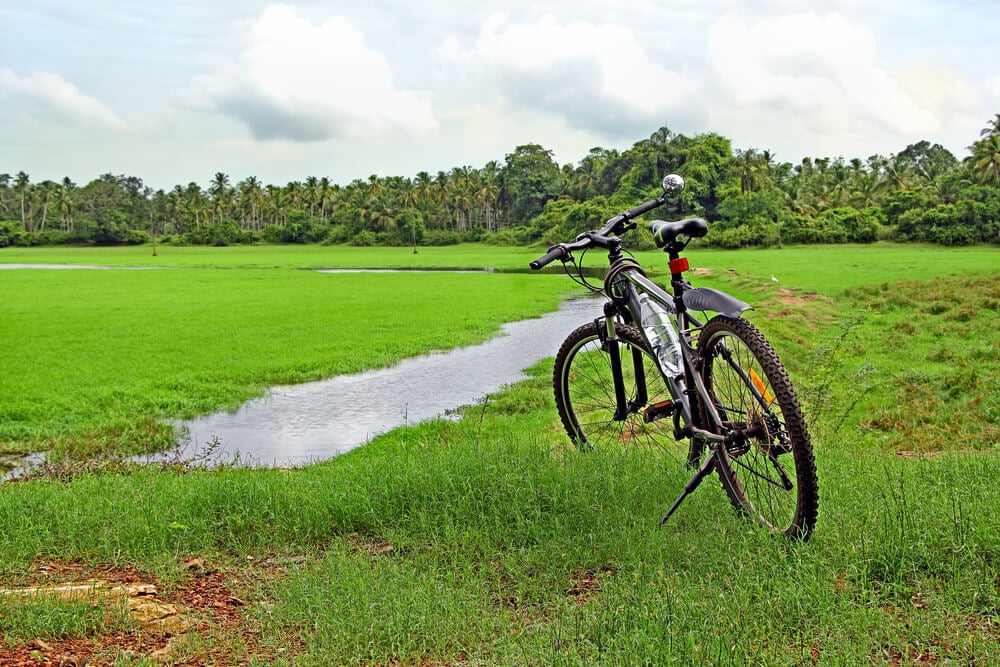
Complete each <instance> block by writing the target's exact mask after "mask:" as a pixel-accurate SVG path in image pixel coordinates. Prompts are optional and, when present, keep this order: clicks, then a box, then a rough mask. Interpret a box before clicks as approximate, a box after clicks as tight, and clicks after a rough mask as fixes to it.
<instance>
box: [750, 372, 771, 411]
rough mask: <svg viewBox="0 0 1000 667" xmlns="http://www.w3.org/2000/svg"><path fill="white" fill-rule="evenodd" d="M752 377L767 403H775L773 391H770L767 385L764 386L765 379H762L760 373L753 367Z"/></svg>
mask: <svg viewBox="0 0 1000 667" xmlns="http://www.w3.org/2000/svg"><path fill="white" fill-rule="evenodd" d="M750 379H751V380H753V386H755V387H757V391H759V392H760V395H761V396H763V397H764V400H765V401H767V404H768V405H771V403H774V396H772V395H771V392H769V391H768V390H767V387H765V386H764V381H763V380H761V379H760V376H759V375H757V371H755V370H754V369H752V368H751V369H750Z"/></svg>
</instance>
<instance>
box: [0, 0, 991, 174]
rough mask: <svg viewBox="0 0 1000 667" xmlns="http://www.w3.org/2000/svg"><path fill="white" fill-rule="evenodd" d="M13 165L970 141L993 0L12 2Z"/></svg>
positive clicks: (863, 149)
mask: <svg viewBox="0 0 1000 667" xmlns="http://www.w3.org/2000/svg"><path fill="white" fill-rule="evenodd" d="M0 28H2V29H0V110H2V116H0V173H9V174H14V173H16V172H17V171H21V170H24V171H26V172H27V173H28V174H29V175H30V176H31V180H32V182H38V181H41V180H45V179H51V180H61V179H62V178H63V177H64V176H69V177H70V178H72V179H73V180H74V181H76V182H77V183H79V184H81V185H82V184H85V183H86V182H88V181H90V180H92V179H93V178H95V177H97V176H98V175H100V174H102V173H106V172H112V173H115V174H127V175H133V176H139V177H141V178H142V179H143V180H144V181H145V182H146V183H147V184H148V185H150V186H151V187H153V188H164V189H170V188H171V187H173V186H174V185H177V184H187V183H188V182H191V181H196V182H199V183H202V184H203V185H207V183H208V181H209V180H210V179H211V178H212V176H213V175H214V174H215V172H217V171H223V172H225V173H227V174H229V175H230V177H231V179H232V181H233V182H234V183H235V182H237V181H238V180H241V179H243V178H246V177H247V176H257V177H258V178H260V179H261V180H262V181H263V182H265V183H275V184H280V185H284V184H286V183H288V182H289V181H293V180H302V179H304V178H306V177H307V176H310V175H312V176H328V177H330V178H331V179H332V180H333V181H334V182H337V183H342V184H346V183H348V182H350V181H351V180H353V179H355V178H367V176H368V175H369V174H379V175H382V176H388V175H400V176H413V175H415V174H416V173H417V172H418V171H421V170H426V171H430V172H431V173H434V172H436V171H438V170H442V169H443V170H447V169H450V168H451V167H454V166H459V165H470V166H473V167H481V166H482V165H484V164H485V163H486V162H488V161H490V160H498V161H502V160H503V159H504V155H505V154H507V153H509V152H511V151H512V149H513V148H514V147H516V146H518V145H521V144H526V143H538V144H541V145H542V146H544V147H545V148H548V149H550V150H552V151H553V152H554V154H555V158H556V160H557V161H558V162H559V163H560V164H566V163H573V164H575V163H577V162H579V160H580V159H581V158H583V157H584V156H585V155H586V154H587V151H588V150H589V149H590V148H591V147H594V146H603V147H606V148H618V149H624V148H627V147H628V146H630V145H632V144H633V143H634V142H636V141H638V140H640V139H643V138H645V137H648V136H649V135H650V134H651V133H653V132H654V131H655V130H656V129H657V128H659V127H662V126H666V127H669V128H670V129H671V130H673V131H675V132H679V133H683V134H688V135H693V134H698V133H702V132H718V133H719V134H722V135H723V136H726V137H728V138H730V139H731V140H732V142H733V146H734V147H735V148H751V147H752V148H758V149H769V150H771V151H772V152H774V153H776V155H777V159H778V160H780V161H789V162H793V163H797V162H798V161H799V160H801V158H802V157H803V156H807V155H808V156H815V157H819V156H829V157H836V156H844V157H846V158H852V157H861V158H865V157H868V156H869V155H871V154H873V153H881V154H884V155H888V154H891V153H894V152H898V151H900V150H902V149H903V148H905V147H906V146H907V145H908V144H910V143H913V142H916V141H919V140H921V139H927V140H928V141H931V142H937V143H941V144H943V145H944V146H945V147H946V148H949V149H950V150H951V151H952V152H954V153H955V154H956V155H957V156H958V157H959V158H961V157H963V156H964V155H966V154H967V151H966V147H967V146H968V145H969V144H971V143H972V142H973V141H974V140H975V139H976V138H977V137H978V135H979V131H980V129H982V128H983V127H985V126H986V124H987V122H988V121H989V120H990V119H992V118H993V117H994V114H996V113H998V112H1000V2H998V1H997V0H905V1H904V0H879V2H871V1H870V0H824V1H822V2H820V1H818V0H759V1H758V0H744V1H742V2H740V1H737V0H633V1H632V2H629V3H622V2H619V1H612V0H567V1H562V0H542V1H538V2H528V1H526V0H513V1H511V2H507V3H488V2H487V3H470V2H458V1H454V2H453V1H451V0H424V1H423V2H412V1H408V2H403V1H402V0H352V1H351V2H345V1H343V0H328V1H320V0H289V1H288V2H285V3H276V2H265V1H259V0H190V1H189V0H183V1H181V0H177V1H173V0H152V1H147V2H135V0H128V1H121V0H88V1H87V2H80V0H30V1H21V0H0Z"/></svg>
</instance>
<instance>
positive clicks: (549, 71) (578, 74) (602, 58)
mask: <svg viewBox="0 0 1000 667" xmlns="http://www.w3.org/2000/svg"><path fill="white" fill-rule="evenodd" d="M441 54H442V55H443V56H445V57H446V58H447V59H449V60H451V61H452V62H453V63H454V64H457V65H458V66H460V67H462V68H465V69H466V70H467V71H472V72H475V74H474V76H478V77H480V78H482V79H483V80H486V81H489V82H491V83H492V84H493V85H495V86H496V87H497V89H498V90H499V92H500V95H501V97H502V98H503V99H505V100H506V101H508V102H510V103H512V104H514V105H517V106H520V107H524V108H532V109H539V110H544V111H547V112H550V113H554V114H558V115H559V116H562V117H563V118H564V119H565V120H566V122H567V123H568V124H569V125H570V126H572V127H576V128H583V129H589V130H593V131H598V132H600V133H601V134H604V135H606V136H614V137H622V136H628V137H635V136H636V133H637V132H638V133H640V134H645V133H647V132H649V131H650V129H651V128H655V127H657V126H658V125H662V124H663V123H664V121H665V120H666V119H667V118H668V116H669V115H670V114H671V113H676V112H677V111H678V110H680V109H683V105H684V103H685V102H687V101H688V99H689V98H690V96H691V94H692V89H693V85H692V83H691V82H690V81H689V80H688V79H687V78H686V77H685V76H684V75H682V74H679V73H677V72H674V71H671V70H669V69H667V68H666V67H664V66H662V65H660V64H658V63H656V62H654V61H653V60H651V58H650V56H649V54H648V53H647V52H646V50H645V49H644V48H643V47H642V45H641V44H640V43H639V41H638V40H637V39H636V37H635V35H634V34H633V33H632V32H631V31H630V30H629V29H628V28H625V27H623V26H620V25H615V24H610V23H603V24H598V23H590V22H585V21H571V22H568V23H561V22H560V21H558V20H557V19H555V18H553V17H552V15H544V16H542V17H540V18H539V19H537V20H535V21H534V22H530V23H528V22H525V23H513V22H510V20H509V17H508V16H507V15H506V14H494V15H492V16H490V17H489V18H488V19H487V20H486V21H485V23H484V24H483V26H482V29H481V30H480V33H479V35H478V37H477V38H476V40H475V42H474V43H473V44H472V45H471V47H469V48H463V47H462V46H461V44H460V42H459V39H458V38H456V37H455V36H450V37H449V38H448V39H447V40H446V41H445V43H444V45H443V47H442V49H441Z"/></svg>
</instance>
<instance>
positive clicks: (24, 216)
mask: <svg viewBox="0 0 1000 667" xmlns="http://www.w3.org/2000/svg"><path fill="white" fill-rule="evenodd" d="M14 190H16V191H17V193H18V195H19V196H20V199H21V226H22V227H24V230H25V231H28V232H30V231H31V199H30V197H29V195H30V193H31V179H30V178H29V177H28V174H26V173H24V172H23V171H19V172H17V175H16V176H14ZM25 204H27V208H25Z"/></svg>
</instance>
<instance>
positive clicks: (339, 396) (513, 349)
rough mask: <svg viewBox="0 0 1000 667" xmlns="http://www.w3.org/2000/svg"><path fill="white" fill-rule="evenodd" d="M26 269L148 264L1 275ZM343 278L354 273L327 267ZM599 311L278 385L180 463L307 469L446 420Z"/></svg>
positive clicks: (572, 312)
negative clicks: (381, 438) (400, 430)
mask: <svg viewBox="0 0 1000 667" xmlns="http://www.w3.org/2000/svg"><path fill="white" fill-rule="evenodd" d="M29 268H30V269H37V268H59V269H70V268H76V269H111V268H151V267H104V266H82V265H58V264H53V265H48V264H0V269H29ZM344 271H358V269H334V270H329V272H331V273H332V272H344ZM360 271H371V269H361V270H360ZM390 271H391V269H390ZM602 304H603V300H601V299H594V298H577V299H571V300H569V301H566V302H564V303H563V304H562V305H561V306H560V308H559V309H558V310H557V311H554V312H550V313H546V314H545V315H543V316H541V317H538V318H533V319H529V320H522V321H519V322H510V323H507V324H505V325H503V327H502V328H501V331H500V333H498V334H497V335H496V336H495V337H494V338H492V339H490V340H489V341H487V342H485V343H482V344H480V345H474V346H469V347H463V348H457V349H453V350H449V351H444V352H433V353H430V354H426V355H423V356H420V357H414V358H410V359H405V360H403V361H401V362H399V363H397V364H396V365H394V366H391V367H389V368H383V369H378V370H372V371H365V372H362V373H357V374H354V375H342V376H337V377H334V378H330V379H328V380H322V381H319V382H310V383H305V384H298V385H289V386H279V387H273V388H272V389H271V390H270V391H268V393H267V394H266V395H265V396H263V397H261V398H258V399H255V400H251V401H248V402H247V403H244V404H243V405H242V406H240V407H239V409H237V410H236V411H234V412H220V413H216V414H212V415H207V416H203V417H199V418H196V419H193V420H189V421H184V422H178V423H177V426H178V428H179V429H180V431H181V432H182V433H183V434H184V437H183V441H182V443H181V445H182V456H183V457H186V456H200V455H201V454H202V453H203V452H205V451H207V450H209V449H210V450H211V455H210V456H209V457H208V458H207V459H205V460H200V463H202V464H207V465H211V464H213V463H223V462H232V461H239V462H240V463H242V464H247V465H259V466H292V465H303V464H307V463H312V462H316V461H320V460H323V459H328V458H331V457H333V456H336V455H338V454H342V453H344V452H346V451H350V450H351V449H354V448H356V447H359V446H361V445H363V444H365V443H366V442H368V441H369V440H371V439H372V438H373V437H375V436H377V435H379V434H382V433H385V432H387V431H390V430H392V429H394V428H397V427H399V426H403V425H406V424H415V423H417V422H421V421H425V420H427V419H431V418H434V417H442V416H446V415H447V414H448V413H449V412H450V411H453V410H455V409H456V408H459V407H461V406H464V405H471V404H474V403H477V402H478V401H481V400H482V399H483V398H484V397H485V396H487V395H489V394H491V393H493V392H496V391H497V390H499V389H501V388H502V387H503V386H504V385H508V384H512V383H515V382H518V381H520V380H523V379H525V377H526V375H525V373H524V371H525V370H526V369H527V368H529V367H530V366H532V365H534V364H535V363H537V362H538V361H540V360H542V359H544V358H546V357H551V356H554V355H555V353H556V351H557V350H558V348H559V345H560V343H561V342H562V340H563V338H565V337H566V335H567V334H568V333H569V332H570V331H572V330H573V329H574V328H576V327H577V326H579V325H580V324H583V323H585V322H587V321H589V320H593V319H594V318H596V317H600V316H601V312H602V311H601V307H602ZM175 455H176V454H175V453H166V454H163V455H161V456H162V457H167V458H169V457H173V456H175ZM157 458H159V457H157V456H153V457H143V458H142V459H140V460H143V461H152V460H156V459H157ZM43 462H44V454H37V455H32V456H29V457H27V458H25V459H24V460H23V461H20V462H19V465H18V466H17V468H15V470H12V471H9V472H8V473H7V474H5V475H0V482H2V481H5V480H6V479H10V478H13V477H17V476H19V475H20V474H26V473H27V472H29V471H30V470H31V469H32V468H33V467H35V466H36V465H39V464H40V463H43Z"/></svg>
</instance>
